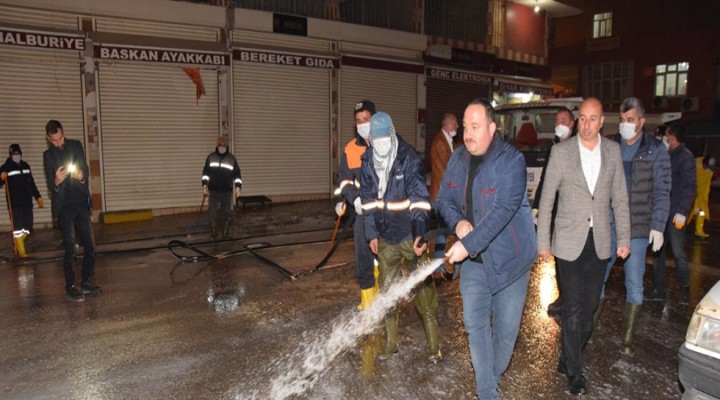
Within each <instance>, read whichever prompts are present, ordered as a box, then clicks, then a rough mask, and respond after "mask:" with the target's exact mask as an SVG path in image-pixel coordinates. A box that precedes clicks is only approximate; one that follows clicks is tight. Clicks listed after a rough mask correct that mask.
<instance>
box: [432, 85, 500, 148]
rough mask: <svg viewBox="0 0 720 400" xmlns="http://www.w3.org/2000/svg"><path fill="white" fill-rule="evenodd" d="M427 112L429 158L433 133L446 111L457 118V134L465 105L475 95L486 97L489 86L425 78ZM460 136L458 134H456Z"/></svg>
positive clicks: (435, 131) (439, 125) (438, 127)
mask: <svg viewBox="0 0 720 400" xmlns="http://www.w3.org/2000/svg"><path fill="white" fill-rule="evenodd" d="M426 87H427V112H426V114H425V126H426V128H427V130H426V131H427V133H426V137H425V154H426V156H427V157H428V159H429V156H430V147H431V145H432V142H433V139H434V138H435V135H436V134H437V133H438V132H440V128H441V127H442V117H443V114H445V113H446V112H452V113H455V116H457V119H458V126H459V127H458V135H460V134H461V133H462V119H463V114H464V113H465V107H467V105H468V103H469V102H470V101H471V100H473V99H475V98H477V97H486V98H487V97H488V96H489V95H490V89H491V87H490V86H486V85H478V84H473V83H469V82H457V81H450V80H443V79H432V78H428V79H427V86H426ZM458 137H460V136H458Z"/></svg>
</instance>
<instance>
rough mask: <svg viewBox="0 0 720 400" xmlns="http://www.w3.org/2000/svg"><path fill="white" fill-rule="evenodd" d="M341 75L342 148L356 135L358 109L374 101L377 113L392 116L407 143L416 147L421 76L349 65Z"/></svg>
mask: <svg viewBox="0 0 720 400" xmlns="http://www.w3.org/2000/svg"><path fill="white" fill-rule="evenodd" d="M340 74H341V85H340V92H341V93H340V97H341V99H342V101H341V102H340V104H341V109H340V131H341V137H342V140H341V141H340V142H341V143H340V145H341V147H344V146H345V144H346V143H347V142H348V141H349V140H350V139H351V138H352V137H353V135H354V134H355V115H354V109H355V105H356V104H357V103H358V102H359V101H360V100H370V101H372V102H374V103H375V107H376V109H377V111H384V112H386V113H388V114H389V115H390V117H391V118H392V120H393V124H394V125H395V130H396V131H397V132H398V133H399V134H400V136H402V138H403V140H405V141H406V142H407V143H408V144H410V145H411V146H413V147H414V146H415V137H416V135H415V132H416V127H417V123H416V121H417V118H416V115H417V74H413V73H408V72H397V71H385V70H380V69H370V68H360V67H345V66H344V67H342V68H341V70H340Z"/></svg>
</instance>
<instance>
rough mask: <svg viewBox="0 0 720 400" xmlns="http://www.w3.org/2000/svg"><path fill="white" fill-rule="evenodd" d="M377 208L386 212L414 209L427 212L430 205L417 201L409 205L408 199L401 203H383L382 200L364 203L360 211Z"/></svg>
mask: <svg viewBox="0 0 720 400" xmlns="http://www.w3.org/2000/svg"><path fill="white" fill-rule="evenodd" d="M375 208H379V209H387V210H388V211H404V210H411V211H412V210H414V209H416V208H417V209H421V210H427V211H430V208H431V207H430V203H428V202H427V201H419V202H415V203H411V202H410V199H405V200H402V201H389V202H387V203H386V202H384V201H382V200H375V201H373V202H370V203H365V204H363V205H362V209H363V210H365V211H370V210H372V209H375Z"/></svg>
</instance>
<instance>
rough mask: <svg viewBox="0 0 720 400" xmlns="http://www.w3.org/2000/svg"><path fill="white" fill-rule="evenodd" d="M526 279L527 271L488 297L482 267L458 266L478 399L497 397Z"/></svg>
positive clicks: (523, 297) (526, 286) (524, 292)
mask: <svg viewBox="0 0 720 400" xmlns="http://www.w3.org/2000/svg"><path fill="white" fill-rule="evenodd" d="M529 279H530V271H528V272H527V273H525V275H523V276H522V277H520V279H518V280H517V281H515V282H513V283H512V284H511V285H510V286H508V287H506V288H505V289H502V290H501V291H499V292H497V293H495V294H492V292H491V291H490V286H489V284H488V281H487V278H486V277H485V268H484V267H483V265H482V264H478V263H474V262H470V261H466V262H464V263H463V265H462V270H461V272H460V294H461V295H462V299H463V317H464V320H465V329H466V330H467V333H468V341H469V342H470V357H471V358H472V364H473V368H474V369H475V383H476V385H477V386H476V393H477V395H478V397H479V398H480V399H483V400H485V399H499V398H500V397H499V395H498V387H497V385H498V382H499V381H500V376H501V375H502V374H503V372H505V369H507V366H508V364H509V363H510V358H511V357H512V353H513V349H514V348H515V339H516V338H517V335H518V331H519V330H520V318H521V317H522V311H523V307H524V306H525V296H526V294H527V288H528V281H529ZM491 321H492V323H491Z"/></svg>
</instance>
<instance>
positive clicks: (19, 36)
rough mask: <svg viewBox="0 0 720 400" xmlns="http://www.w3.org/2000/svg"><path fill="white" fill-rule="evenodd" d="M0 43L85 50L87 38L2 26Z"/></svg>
mask: <svg viewBox="0 0 720 400" xmlns="http://www.w3.org/2000/svg"><path fill="white" fill-rule="evenodd" d="M0 44H7V45H11V46H20V47H34V48H45V49H60V50H85V38H83V37H82V36H77V35H71V34H62V33H48V32H40V31H26V30H21V29H6V28H1V27H0Z"/></svg>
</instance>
